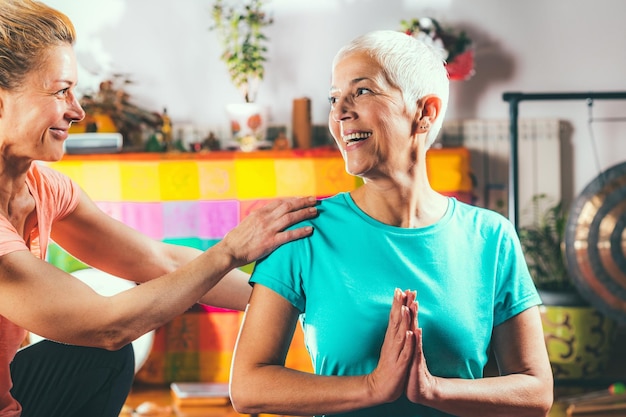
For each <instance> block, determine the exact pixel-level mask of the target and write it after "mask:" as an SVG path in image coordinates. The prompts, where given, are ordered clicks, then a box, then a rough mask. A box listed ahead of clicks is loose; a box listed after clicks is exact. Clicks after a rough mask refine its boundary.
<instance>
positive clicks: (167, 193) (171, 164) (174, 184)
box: [159, 161, 200, 201]
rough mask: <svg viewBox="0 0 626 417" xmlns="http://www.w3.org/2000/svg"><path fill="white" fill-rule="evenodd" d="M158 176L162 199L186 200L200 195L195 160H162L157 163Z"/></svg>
mask: <svg viewBox="0 0 626 417" xmlns="http://www.w3.org/2000/svg"><path fill="white" fill-rule="evenodd" d="M159 178H160V183H161V199H162V200H163V201H173V200H182V201H188V200H197V199H198V198H199V197H200V190H199V183H200V179H199V178H198V165H197V163H196V162H195V161H163V162H161V163H160V164H159Z"/></svg>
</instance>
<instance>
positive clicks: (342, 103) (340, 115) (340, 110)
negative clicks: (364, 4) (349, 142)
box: [330, 99, 354, 122]
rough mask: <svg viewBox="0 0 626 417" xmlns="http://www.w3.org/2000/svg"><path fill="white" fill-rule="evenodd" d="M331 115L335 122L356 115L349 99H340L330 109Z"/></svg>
mask: <svg viewBox="0 0 626 417" xmlns="http://www.w3.org/2000/svg"><path fill="white" fill-rule="evenodd" d="M330 115H331V119H332V120H333V121H334V122H341V121H344V120H346V119H349V118H352V117H354V112H353V110H352V107H351V106H350V105H349V103H348V101H347V100H345V99H338V100H337V102H336V103H335V104H334V105H333V107H332V109H331V110H330Z"/></svg>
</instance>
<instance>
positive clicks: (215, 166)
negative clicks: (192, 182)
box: [197, 159, 237, 200]
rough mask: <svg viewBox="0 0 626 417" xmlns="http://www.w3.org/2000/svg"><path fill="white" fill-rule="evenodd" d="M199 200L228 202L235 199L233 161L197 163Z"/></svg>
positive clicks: (235, 188)
mask: <svg viewBox="0 0 626 417" xmlns="http://www.w3.org/2000/svg"><path fill="white" fill-rule="evenodd" d="M197 164H198V175H199V177H200V180H199V181H200V183H199V188H200V197H199V198H200V199H201V200H229V199H235V198H237V187H236V182H235V161H234V160H232V159H231V160H223V161H222V160H217V161H198V162H197Z"/></svg>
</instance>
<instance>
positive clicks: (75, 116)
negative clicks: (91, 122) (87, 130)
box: [68, 95, 85, 122]
mask: <svg viewBox="0 0 626 417" xmlns="http://www.w3.org/2000/svg"><path fill="white" fill-rule="evenodd" d="M68 111H69V113H70V118H71V119H72V121H73V122H80V121H81V120H83V119H84V118H85V110H83V107H82V106H81V105H80V102H79V101H78V98H76V96H74V95H72V100H71V103H70V105H69V108H68Z"/></svg>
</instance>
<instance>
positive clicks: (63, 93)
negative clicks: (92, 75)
mask: <svg viewBox="0 0 626 417" xmlns="http://www.w3.org/2000/svg"><path fill="white" fill-rule="evenodd" d="M69 91H70V88H69V87H68V88H64V89H62V90H59V91H57V92H56V93H55V94H54V95H56V96H59V97H65V96H67V94H68V93H69Z"/></svg>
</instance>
